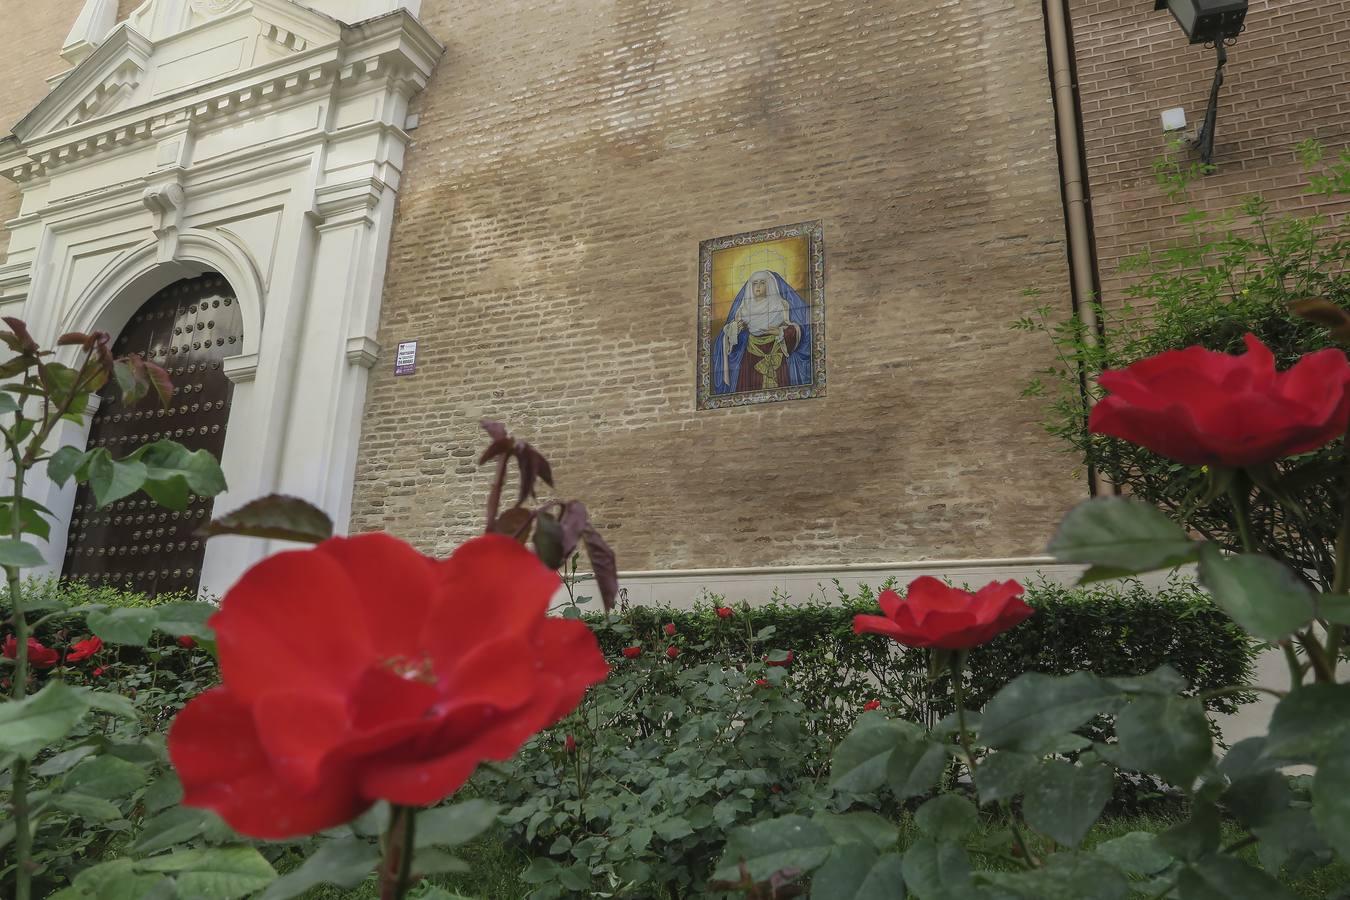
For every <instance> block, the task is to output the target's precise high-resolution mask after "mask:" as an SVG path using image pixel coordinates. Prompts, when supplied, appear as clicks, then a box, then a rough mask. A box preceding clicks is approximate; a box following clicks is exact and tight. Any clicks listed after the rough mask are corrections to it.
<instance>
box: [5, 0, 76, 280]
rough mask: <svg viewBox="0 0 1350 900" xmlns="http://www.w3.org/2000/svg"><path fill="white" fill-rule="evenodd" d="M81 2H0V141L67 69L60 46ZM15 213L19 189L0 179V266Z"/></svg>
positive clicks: (11, 183)
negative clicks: (7, 225) (53, 78)
mask: <svg viewBox="0 0 1350 900" xmlns="http://www.w3.org/2000/svg"><path fill="white" fill-rule="evenodd" d="M83 5H84V0H42V2H40V3H33V2H30V0H0V35H3V37H0V50H3V52H0V86H3V89H0V137H3V136H4V135H6V134H9V131H10V129H11V128H12V127H13V126H14V123H15V122H17V121H19V119H21V118H23V116H24V115H25V114H26V113H27V112H28V111H29V110H30V109H32V108H33V107H34V106H36V105H37V103H38V101H39V100H41V99H42V98H43V97H45V96H46V95H47V79H48V78H49V77H50V76H52V75H55V74H57V73H58V72H61V71H63V70H65V69H67V68H69V67H68V66H67V64H66V62H65V60H63V59H61V57H60V53H61V45H62V44H63V43H65V40H66V35H67V34H69V33H70V28H71V26H72V25H74V24H75V18H76V16H78V15H79V14H80V7H82V6H83ZM18 213H19V188H18V186H17V185H15V184H14V182H12V181H10V180H8V179H6V178H0V262H3V261H4V259H5V256H6V254H7V253H8V252H9V232H8V231H6V230H5V222H7V221H9V220H10V219H12V218H13V217H14V216H16V215H18Z"/></svg>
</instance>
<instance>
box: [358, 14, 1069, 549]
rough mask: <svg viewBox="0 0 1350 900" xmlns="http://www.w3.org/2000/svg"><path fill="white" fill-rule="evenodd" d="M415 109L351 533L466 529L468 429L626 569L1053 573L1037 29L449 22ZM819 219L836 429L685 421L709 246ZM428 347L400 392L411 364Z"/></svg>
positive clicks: (786, 410) (641, 19) (456, 18)
mask: <svg viewBox="0 0 1350 900" xmlns="http://www.w3.org/2000/svg"><path fill="white" fill-rule="evenodd" d="M422 19H423V20H424V22H425V23H426V24H427V25H428V27H429V28H430V29H431V30H432V32H433V33H434V34H436V35H437V36H438V37H439V38H440V39H441V40H442V41H444V42H445V43H446V44H447V45H448V51H447V54H446V57H445V59H444V60H443V61H442V63H441V66H440V68H439V70H438V71H437V73H436V75H435V78H434V79H433V82H432V84H431V85H430V87H429V88H428V90H427V91H426V93H425V94H424V95H423V97H422V98H421V100H420V101H419V110H418V111H419V112H420V115H421V124H420V126H419V128H418V129H417V130H416V131H415V132H414V138H415V141H416V146H415V147H414V148H413V150H412V152H411V155H410V158H409V161H408V166H407V169H406V173H405V180H404V183H403V187H402V194H401V198H400V212H399V221H398V223H397V225H396V228H395V233H394V243H393V248H392V251H391V258H390V266H389V275H388V281H387V284H386V289H385V298H384V315H383V325H382V329H381V333H380V342H381V344H382V346H383V347H384V350H383V353H382V356H381V358H380V361H379V363H378V364H377V366H376V368H375V371H374V373H373V380H372V386H371V389H370V392H369V397H368V406H367V412H366V419H365V424H364V436H363V449H362V453H361V459H360V464H359V469H358V473H357V488H356V498H355V511H354V519H353V523H352V524H353V528H354V529H373V528H385V529H389V530H392V531H394V532H396V533H398V534H400V535H402V536H405V537H408V538H410V539H412V540H414V541H416V542H417V543H418V544H420V545H421V546H423V547H424V548H425V549H427V550H432V551H445V550H447V549H449V548H450V547H451V546H453V545H454V544H456V543H458V542H459V541H461V540H463V539H464V538H466V537H467V536H469V535H471V534H473V533H475V532H476V531H478V530H479V529H480V528H481V521H480V518H481V515H482V504H483V500H484V495H485V491H486V484H487V473H486V471H480V470H478V469H477V467H476V466H475V465H474V459H473V456H472V455H473V453H474V451H475V449H476V448H478V447H480V446H481V444H482V436H481V434H480V432H479V431H478V427H477V421H478V420H479V418H481V417H485V416H486V417H493V418H497V419H501V420H503V421H506V422H508V423H509V424H510V426H511V427H512V428H513V430H515V431H516V432H517V433H518V434H520V435H522V436H526V437H528V438H529V439H530V440H532V441H534V442H535V443H536V444H537V445H538V446H540V447H541V448H542V449H543V450H544V451H545V452H546V453H547V454H548V455H549V456H550V458H551V459H552V460H553V462H554V465H555V469H556V471H558V473H559V475H560V483H559V490H560V492H561V493H562V494H564V495H566V496H576V497H581V498H583V499H585V500H586V501H587V502H588V503H589V504H590V506H591V507H592V511H593V513H594V515H595V516H596V518H597V519H598V521H599V522H600V524H601V525H602V527H603V528H604V530H605V532H606V534H607V535H608V536H609V538H610V539H611V541H612V543H613V544H614V545H615V547H616V548H617V550H618V552H619V556H620V564H621V566H622V567H624V568H625V569H643V568H667V567H704V566H755V565H781V564H805V563H819V564H834V563H847V562H863V561H889V560H901V559H916V558H925V557H928V558H952V557H981V556H983V557H988V556H1011V555H1019V554H1029V553H1038V552H1040V551H1041V550H1042V548H1043V547H1044V544H1045V541H1046V538H1047V537H1048V535H1049V532H1050V530H1051V528H1052V526H1053V523H1054V522H1055V521H1056V519H1057V517H1058V515H1059V514H1060V513H1061V512H1062V511H1063V510H1064V509H1065V508H1066V507H1067V506H1068V505H1069V504H1071V503H1072V502H1074V501H1075V500H1077V499H1078V498H1079V497H1080V496H1082V495H1083V493H1084V491H1085V488H1084V486H1083V484H1082V482H1081V481H1080V480H1078V479H1077V478H1076V477H1075V475H1074V474H1073V473H1072V471H1071V465H1070V461H1069V459H1068V458H1067V457H1064V456H1061V455H1060V454H1059V453H1058V448H1057V447H1056V446H1055V445H1054V444H1053V442H1052V441H1051V440H1050V439H1049V438H1048V437H1046V436H1044V435H1043V434H1042V433H1041V432H1040V430H1039V429H1038V427H1037V425H1036V417H1037V414H1038V410H1037V408H1036V406H1035V404H1033V403H1028V402H1020V401H1019V400H1018V391H1019V388H1020V387H1021V385H1022V384H1023V383H1024V381H1025V380H1026V378H1027V377H1028V376H1029V375H1030V373H1031V372H1032V370H1033V369H1034V368H1036V367H1038V366H1040V365H1043V364H1044V363H1045V362H1046V360H1047V354H1048V348H1047V346H1046V345H1045V343H1044V342H1043V340H1042V339H1040V338H1037V337H1035V336H1027V335H1022V334H1017V333H1013V332H1011V331H1010V330H1009V328H1008V323H1009V322H1010V321H1011V320H1012V319H1013V318H1014V317H1015V316H1016V315H1017V314H1018V312H1019V310H1020V307H1021V300H1020V298H1019V297H1018V291H1019V290H1020V289H1021V288H1022V287H1024V286H1027V285H1030V284H1052V285H1056V286H1057V289H1056V291H1055V292H1052V293H1051V295H1050V296H1049V297H1048V301H1049V302H1051V303H1055V304H1059V305H1060V306H1061V307H1062V308H1067V305H1068V296H1067V287H1066V285H1067V274H1066V270H1067V267H1066V262H1065V247H1064V239H1063V224H1062V209H1061V205H1060V199H1059V187H1058V177H1057V167H1056V156H1055V146H1054V128H1053V116H1052V108H1051V104H1050V98H1049V85H1048V77H1047V68H1046V57H1045V50H1044V40H1043V25H1042V21H1041V8H1040V4H1039V3H1037V2H1034V0H1014V2H994V0H964V2H958V0H947V2H942V3H938V4H928V5H924V6H914V5H912V4H899V3H895V2H888V0H864V2H859V3H852V4H836V3H825V2H819V0H748V2H742V3H737V4H721V3H710V2H704V0H679V2H677V0H617V2H614V0H610V2H598V0H560V2H547V3H545V2H512V3H503V4H494V5H487V4H461V3H456V4H451V3H448V2H440V0H427V2H424V4H423V9H422ZM816 218H819V219H823V220H824V224H825V241H826V287H825V291H826V296H827V310H828V312H827V325H826V333H827V336H828V345H829V362H828V366H829V380H830V389H829V396H828V397H826V398H823V399H817V400H808V401H797V402H787V403H776V404H767V405H761V406H756V407H751V408H740V409H732V410H721V411H711V412H698V411H695V408H694V405H695V403H694V401H695V397H694V359H695V301H696V294H697V284H696V274H697V273H696V267H697V258H698V244H699V241H700V240H702V239H706V238H711V237H717V236H720V235H726V234H733V233H738V232H741V231H747V230H754V229H758V228H764V227H768V226H772V225H776V224H783V223H789V222H797V221H802V220H806V219H816ZM412 339H416V340H418V341H419V342H420V343H419V358H418V372H417V374H416V375H415V376H412V377H400V378H395V377H394V376H393V374H392V370H393V359H392V357H393V349H394V346H395V345H396V343H397V342H398V341H400V340H412Z"/></svg>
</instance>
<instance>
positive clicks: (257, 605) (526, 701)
mask: <svg viewBox="0 0 1350 900" xmlns="http://www.w3.org/2000/svg"><path fill="white" fill-rule="evenodd" d="M558 585H559V578H558V576H557V574H556V573H554V572H552V571H550V570H549V569H548V568H547V567H546V566H544V564H543V563H541V562H539V560H538V558H537V557H536V556H535V555H534V554H532V553H530V551H528V550H526V549H525V548H524V547H523V546H521V545H520V544H519V543H517V542H516V541H514V540H512V539H511V538H509V537H506V536H504V535H496V534H491V535H485V536H483V537H479V538H475V539H474V540H471V541H469V542H468V543H467V544H465V545H464V546H462V547H460V548H459V549H458V550H457V551H455V553H454V554H453V555H452V556H451V557H450V558H449V559H447V560H444V561H437V560H432V559H428V558H427V557H424V556H422V555H421V554H420V553H418V552H417V551H416V550H414V549H413V548H412V547H410V546H408V545H407V544H405V543H403V542H402V541H399V540H396V539H394V538H392V537H389V536H388V535H384V534H367V535H361V536H359V537H353V538H332V539H330V540H327V541H324V542H323V543H322V544H319V545H318V546H317V547H314V548H312V549H308V550H293V551H289V552H285V553H279V554H277V555H275V556H272V557H270V558H268V559H265V560H263V561H262V562H261V563H259V564H258V565H256V566H254V567H253V568H252V569H251V570H250V571H249V572H247V573H245V575H244V576H243V578H241V579H240V580H239V582H238V584H236V585H235V586H234V587H233V588H231V589H230V591H229V592H228V593H227V594H226V595H225V598H224V600H223V601H222V602H221V608H220V611H219V612H217V613H216V614H215V615H213V616H212V617H211V619H210V623H209V624H210V625H211V627H212V628H213V629H214V630H215V634H216V641H217V647H218V650H219V655H220V674H221V681H222V685H221V686H220V687H217V688H214V689H212V690H209V691H207V692H206V693H204V694H201V695H200V696H198V697H196V698H195V699H193V700H192V701H191V702H189V703H188V705H187V706H186V707H185V708H184V709H183V711H182V712H180V713H179V714H178V716H177V718H176V719H175V720H174V722H173V725H172V726H171V727H170V730H169V755H170V758H171V759H172V761H173V764H174V767H175V768H176V769H177V770H178V776H179V778H180V779H181V780H182V782H183V803H184V804H185V805H187V806H194V807H201V808H207V809H213V810H215V811H216V812H217V813H219V814H220V815H221V817H222V818H224V819H225V821H226V822H228V823H229V824H230V825H231V827H233V828H234V829H235V830H236V831H239V832H241V833H243V834H247V835H250V836H253V837H259V838H282V837H289V836H294V835H301V834H308V833H311V832H315V831H321V830H323V829H327V828H332V827H334V826H336V825H340V824H342V823H344V822H347V821H348V820H350V819H352V818H353V817H355V816H357V815H359V814H360V813H361V812H363V811H364V810H366V809H367V808H369V807H370V806H371V805H372V804H373V803H375V802H376V801H377V800H380V799H384V800H388V801H389V802H390V803H395V804H404V805H410V806H425V805H428V804H431V803H435V802H437V801H439V800H441V799H442V798H444V797H446V796H447V795H449V794H451V793H453V792H454V791H455V790H456V789H457V788H459V787H460V785H462V784H463V783H464V781H465V780H466V779H467V778H468V777H469V775H470V774H471V773H472V772H473V770H474V768H475V767H476V766H477V765H478V763H479V762H480V761H483V760H505V759H508V758H510V757H511V756H512V755H513V754H515V752H516V751H517V750H519V749H520V746H521V745H522V744H523V743H524V742H525V741H526V740H527V739H528V738H529V737H530V736H531V735H532V734H534V733H536V732H538V731H540V730H542V729H544V728H546V727H548V726H550V725H553V724H554V723H556V722H558V721H559V720H560V719H562V718H563V716H565V715H567V714H568V713H569V712H571V711H572V710H573V709H574V708H575V707H576V705H577V704H578V703H579V702H580V700H581V697H582V695H583V694H584V693H585V691H586V689H587V688H588V687H590V686H591V685H593V684H595V683H597V682H599V681H601V680H603V679H604V677H605V675H606V673H607V672H608V666H606V665H605V660H604V657H603V656H602V655H601V653H600V649H599V646H598V645H597V644H596V641H595V636H594V635H593V634H592V633H591V631H590V629H589V628H587V627H586V625H585V624H584V623H582V622H580V621H578V620H575V619H564V618H561V617H551V616H549V615H548V614H547V613H548V605H549V601H550V599H551V598H552V596H553V593H554V591H555V590H557V588H558ZM300 635H304V638H305V639H304V640H298V639H297V637H298V636H300Z"/></svg>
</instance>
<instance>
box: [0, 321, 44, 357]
mask: <svg viewBox="0 0 1350 900" xmlns="http://www.w3.org/2000/svg"><path fill="white" fill-rule="evenodd" d="M0 322H4V323H5V324H6V325H8V326H9V330H10V331H11V332H13V334H14V337H16V338H17V339H18V345H17V346H15V344H12V343H10V342H9V341H6V342H5V343H8V344H9V345H10V346H11V347H14V350H15V351H16V352H18V353H36V352H37V349H38V345H37V341H35V340H33V336H32V335H31V334H29V333H28V325H27V324H25V323H24V321H23V319H16V318H15V317H14V316H4V317H0ZM0 337H2V336H0Z"/></svg>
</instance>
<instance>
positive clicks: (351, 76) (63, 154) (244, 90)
mask: <svg viewBox="0 0 1350 900" xmlns="http://www.w3.org/2000/svg"><path fill="white" fill-rule="evenodd" d="M127 33H129V34H132V35H134V34H135V32H134V31H131V30H130V29H128V28H126V27H125V26H122V27H119V28H118V29H117V30H116V31H115V32H114V37H115V36H116V35H119V34H127ZM342 34H343V37H342V40H340V41H338V42H335V43H332V44H329V45H327V46H323V47H315V48H311V49H310V50H307V51H301V52H298V53H296V54H294V55H292V56H291V57H289V58H287V59H282V60H279V61H277V62H274V63H269V64H266V65H263V66H258V67H256V68H254V69H250V70H249V71H247V72H244V73H235V74H232V75H229V76H226V77H225V78H222V79H220V80H218V81H217V82H214V83H208V84H206V85H201V86H199V87H197V88H194V89H193V90H191V91H185V92H180V93H178V94H175V95H171V96H169V97H163V98H159V99H157V100H155V101H153V102H151V103H146V104H142V105H140V106H138V107H135V108H132V109H126V110H119V111H117V112H116V113H114V114H111V115H109V116H106V117H94V118H91V119H89V120H87V121H84V122H80V123H77V124H75V125H71V126H67V127H63V128H59V129H57V130H55V131H52V132H51V133H49V134H45V135H42V136H41V137H38V138H34V139H33V140H32V141H31V142H29V143H28V144H25V143H24V141H23V139H21V138H20V137H18V135H17V134H16V135H10V136H7V137H6V138H5V139H3V140H0V175H4V176H5V177H6V178H9V179H10V180H11V181H15V182H18V183H20V184H22V183H25V182H28V181H31V180H32V179H34V178H39V177H42V176H45V175H46V174H48V173H49V172H51V171H53V170H55V169H59V168H61V167H64V166H66V165H69V164H71V163H73V162H76V161H78V160H82V159H86V158H89V157H94V156H99V155H101V154H103V153H105V152H108V151H110V150H113V149H116V148H119V147H124V146H127V145H129V144H135V143H138V142H141V141H146V140H149V139H150V138H151V137H152V136H153V134H154V131H155V129H156V128H159V127H162V126H164V125H166V124H170V123H173V122H176V121H181V120H184V119H186V120H190V121H191V122H193V123H194V124H196V123H200V124H206V123H208V122H210V121H211V120H214V119H217V118H220V117H225V116H233V115H236V114H238V113H239V112H241V111H243V110H246V109H251V108H255V107H259V106H262V105H265V104H271V103H275V102H277V101H281V100H283V99H284V98H286V97H288V96H290V95H293V94H299V93H304V92H307V91H310V90H314V89H319V88H329V87H331V86H332V85H333V84H334V83H335V82H336V83H337V84H339V85H341V86H343V87H346V86H351V85H355V84H358V83H360V82H362V81H366V80H375V79H387V78H390V77H397V78H399V79H401V80H403V81H405V82H407V83H408V88H409V90H415V89H417V88H420V87H421V86H423V85H425V83H426V79H427V78H428V77H429V76H430V73H431V68H432V67H433V66H434V65H435V63H436V60H437V59H438V58H439V56H440V54H441V53H442V52H443V51H444V48H443V47H442V46H441V45H440V44H439V43H438V42H437V41H436V40H435V38H433V37H432V36H431V35H430V34H429V33H428V32H427V31H426V29H425V28H423V27H422V25H421V24H420V23H419V22H417V20H416V19H414V18H413V17H412V16H410V15H408V14H407V13H406V12H405V11H399V12H396V13H390V14H388V15H385V16H381V17H379V18H378V19H372V20H369V21H367V22H362V23H359V24H357V25H355V26H350V27H344V28H343V33H342ZM141 40H144V39H141ZM109 47H113V50H109V49H108V48H109ZM115 51H116V42H115V41H114V39H113V37H110V38H109V40H108V41H107V42H105V43H104V45H103V46H102V47H100V48H99V50H98V51H97V53H96V54H95V56H94V57H91V58H90V60H87V61H86V63H85V65H95V66H96V65H97V62H96V59H99V60H103V61H104V62H106V61H107V57H105V56H104V54H105V53H108V54H112V53H114V52H115ZM81 68H84V66H82V67H81ZM44 102H45V101H44ZM41 108H42V104H39V106H38V109H35V110H34V111H33V113H30V114H29V117H31V116H33V115H34V114H36V113H37V112H38V110H39V109H41ZM29 117H25V120H24V121H26V120H27V119H28V118H29ZM21 124H22V122H21ZM17 128H18V126H16V129H17Z"/></svg>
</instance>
